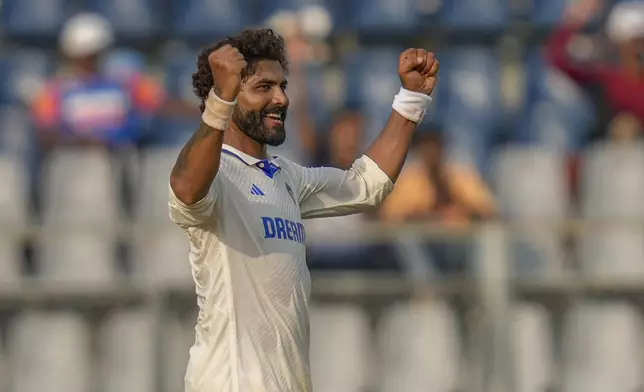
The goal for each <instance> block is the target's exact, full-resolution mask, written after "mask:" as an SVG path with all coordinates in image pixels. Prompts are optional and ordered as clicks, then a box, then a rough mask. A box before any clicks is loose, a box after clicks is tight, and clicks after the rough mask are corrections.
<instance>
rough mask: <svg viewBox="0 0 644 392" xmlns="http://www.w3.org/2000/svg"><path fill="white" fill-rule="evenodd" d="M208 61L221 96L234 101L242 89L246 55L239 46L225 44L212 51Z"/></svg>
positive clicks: (218, 93) (216, 90) (217, 91)
mask: <svg viewBox="0 0 644 392" xmlns="http://www.w3.org/2000/svg"><path fill="white" fill-rule="evenodd" d="M208 63H209V64H210V71H211V72H212V76H213V78H214V79H215V86H214V88H215V92H216V93H217V95H218V96H219V98H221V99H223V100H225V101H228V102H232V101H234V100H235V99H236V98H237V94H239V90H240V89H241V79H242V71H243V70H244V68H245V67H246V60H244V56H243V55H242V54H241V53H239V50H237V48H234V47H232V46H230V45H224V46H222V47H221V48H219V49H217V50H215V51H214V52H212V53H210V55H209V56H208Z"/></svg>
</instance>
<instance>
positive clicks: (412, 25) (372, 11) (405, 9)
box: [348, 0, 420, 36]
mask: <svg viewBox="0 0 644 392" xmlns="http://www.w3.org/2000/svg"><path fill="white" fill-rule="evenodd" d="M349 4H350V7H351V8H350V9H349V11H348V12H349V24H350V25H351V26H352V27H353V28H354V29H356V30H357V31H358V32H359V33H364V34H373V33H375V34H378V35H383V36H387V35H391V34H412V33H416V32H417V31H418V28H419V27H420V26H419V9H418V2H417V1H413V0H375V1H374V0H357V1H352V2H350V3H349Z"/></svg>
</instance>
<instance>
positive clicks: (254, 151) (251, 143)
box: [224, 124, 267, 159]
mask: <svg viewBox="0 0 644 392" xmlns="http://www.w3.org/2000/svg"><path fill="white" fill-rule="evenodd" d="M224 144H228V145H229V146H232V147H235V148H236V149H238V150H239V151H241V152H243V153H244V154H248V155H250V156H251V157H254V158H257V159H264V158H266V156H267V154H266V145H265V144H260V143H258V142H256V141H255V140H253V139H251V138H250V137H248V135H246V134H245V133H244V132H242V131H241V130H240V129H239V128H237V126H236V125H235V124H231V125H230V127H229V128H228V130H227V131H226V133H225V134H224Z"/></svg>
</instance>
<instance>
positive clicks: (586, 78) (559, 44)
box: [548, 0, 644, 132]
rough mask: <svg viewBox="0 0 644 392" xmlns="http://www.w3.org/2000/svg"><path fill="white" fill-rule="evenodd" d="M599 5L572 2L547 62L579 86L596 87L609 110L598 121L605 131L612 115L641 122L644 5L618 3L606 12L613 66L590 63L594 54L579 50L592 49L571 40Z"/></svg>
mask: <svg viewBox="0 0 644 392" xmlns="http://www.w3.org/2000/svg"><path fill="white" fill-rule="evenodd" d="M603 5H604V4H603V1H601V0H579V1H576V2H574V3H573V5H572V6H571V7H570V8H569V9H568V10H567V12H566V15H565V18H564V21H563V24H562V25H561V26H560V27H559V29H558V30H557V31H556V32H555V33H554V35H553V36H552V38H551V40H550V43H549V47H548V55H549V58H550V60H551V62H552V64H553V65H554V66H555V67H557V68H558V69H560V70H561V71H563V72H564V73H565V74H566V75H568V76H569V77H570V78H571V79H573V80H574V81H576V82H577V83H578V84H580V85H581V86H582V87H584V88H586V89H589V90H594V89H596V88H599V89H600V91H601V95H602V97H603V100H604V101H605V103H606V106H607V108H608V115H607V116H606V117H607V118H605V119H600V120H601V121H600V123H601V125H600V126H601V128H602V129H603V130H605V129H606V126H607V125H608V123H609V122H610V120H611V119H612V117H614V116H615V114H616V113H632V114H633V115H634V116H635V117H636V118H637V119H638V121H639V122H640V123H641V124H644V3H642V2H637V1H633V2H625V3H620V4H617V5H616V6H614V7H613V9H612V10H611V11H610V14H609V16H608V21H607V25H606V32H607V35H608V38H609V39H610V40H611V41H612V43H613V44H614V47H615V49H616V50H617V56H615V58H616V59H617V62H616V63H610V62H599V61H597V60H592V59H588V58H587V57H592V53H583V52H590V51H589V50H586V49H588V48H592V46H591V47H589V46H587V45H584V41H580V40H575V37H576V36H577V34H578V33H579V32H580V31H581V30H582V29H583V28H584V27H585V26H586V25H587V24H588V23H589V22H590V21H591V20H592V18H593V17H594V16H595V15H596V14H597V12H598V11H599V10H600V9H601V8H602V7H603ZM586 42H587V41H586ZM588 55H591V56H588ZM584 57H586V58H584ZM612 57H613V56H611V58H612ZM601 106H604V105H601ZM604 132H605V131H604Z"/></svg>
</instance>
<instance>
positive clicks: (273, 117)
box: [264, 113, 284, 125]
mask: <svg viewBox="0 0 644 392" xmlns="http://www.w3.org/2000/svg"><path fill="white" fill-rule="evenodd" d="M264 118H265V119H267V120H268V121H269V122H271V123H272V124H274V125H281V124H284V116H283V115H282V114H281V113H269V114H266V115H264Z"/></svg>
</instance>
